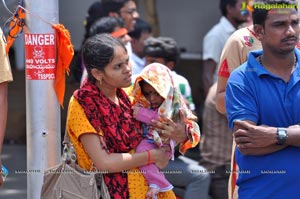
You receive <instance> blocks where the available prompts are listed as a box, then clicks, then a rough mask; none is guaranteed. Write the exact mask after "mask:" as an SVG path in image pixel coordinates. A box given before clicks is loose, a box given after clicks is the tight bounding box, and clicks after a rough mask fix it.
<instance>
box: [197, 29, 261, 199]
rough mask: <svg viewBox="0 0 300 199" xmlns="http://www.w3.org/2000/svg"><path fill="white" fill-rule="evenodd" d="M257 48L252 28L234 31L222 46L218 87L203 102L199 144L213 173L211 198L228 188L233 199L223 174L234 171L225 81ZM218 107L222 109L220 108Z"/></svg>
mask: <svg viewBox="0 0 300 199" xmlns="http://www.w3.org/2000/svg"><path fill="white" fill-rule="evenodd" d="M259 48H261V43H260V41H259V40H258V39H257V37H256V34H255V33H254V30H253V25H251V26H248V27H244V28H241V29H239V30H236V31H235V32H234V33H233V34H232V35H231V36H230V37H229V38H228V40H227V41H226V43H225V46H224V48H223V50H222V54H221V59H220V60H221V61H220V63H221V64H220V69H219V73H218V75H219V76H218V80H217V83H214V84H213V86H212V87H211V88H210V90H209V93H208V95H207V98H206V101H205V108H204V112H203V126H202V127H203V131H205V132H206V133H205V135H203V137H202V138H203V139H201V143H200V151H201V157H202V158H201V160H200V164H201V165H204V166H205V167H207V168H208V169H213V170H215V171H216V172H215V174H211V176H212V182H211V195H212V196H214V195H216V194H218V193H219V194H218V195H219V196H218V197H217V198H223V197H224V196H223V195H224V194H225V193H227V187H228V185H229V191H230V197H232V196H231V195H232V194H231V192H232V187H231V183H230V184H228V180H229V178H230V175H232V173H230V172H226V171H231V170H232V169H233V168H232V165H231V162H232V161H231V159H232V143H233V138H232V136H231V134H232V133H231V131H230V129H229V128H228V121H227V118H226V115H224V114H225V107H224V96H225V87H226V83H227V79H228V78H229V75H230V72H231V71H232V70H233V69H235V68H237V67H238V66H239V65H241V64H242V63H244V62H245V61H246V60H247V56H248V53H249V52H250V51H251V50H255V49H259ZM222 98H223V99H222ZM221 100H222V101H221ZM220 103H222V104H223V105H220ZM221 106H223V107H222V112H220V111H219V108H220V107H221ZM223 110H224V112H223ZM215 146H218V147H215ZM234 175H236V174H234ZM220 186H221V187H220ZM215 197H216V196H215ZM224 198H225V197H224Z"/></svg>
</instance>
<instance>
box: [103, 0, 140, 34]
mask: <svg viewBox="0 0 300 199" xmlns="http://www.w3.org/2000/svg"><path fill="white" fill-rule="evenodd" d="M102 5H103V14H104V16H111V17H119V18H122V19H123V20H124V23H125V28H126V29H127V30H128V32H130V31H133V30H134V26H135V23H136V20H137V19H138V18H139V16H140V15H139V13H138V11H137V8H136V3H135V1H133V0H102Z"/></svg>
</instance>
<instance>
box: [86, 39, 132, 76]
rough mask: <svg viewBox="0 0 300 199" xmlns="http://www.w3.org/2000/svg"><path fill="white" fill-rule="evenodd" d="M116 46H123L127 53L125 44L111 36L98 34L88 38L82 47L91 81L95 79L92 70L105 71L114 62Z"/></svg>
mask: <svg viewBox="0 0 300 199" xmlns="http://www.w3.org/2000/svg"><path fill="white" fill-rule="evenodd" d="M116 46H121V47H123V48H124V50H125V51H126V52H127V50H126V48H125V46H124V44H122V43H121V42H120V41H119V40H117V39H115V38H113V37H112V36H110V35H109V34H97V35H94V36H92V37H90V38H88V39H87V40H86V41H85V43H84V44H83V47H82V58H83V62H84V64H85V67H86V69H87V72H88V78H89V80H91V81H95V79H94V78H93V77H92V75H91V69H93V68H96V69H98V70H101V71H103V70H104V68H105V67H106V66H107V65H108V64H109V63H110V62H111V61H112V60H113V58H114V56H115V48H116Z"/></svg>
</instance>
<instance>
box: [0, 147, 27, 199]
mask: <svg viewBox="0 0 300 199" xmlns="http://www.w3.org/2000/svg"><path fill="white" fill-rule="evenodd" d="M2 164H3V165H4V166H5V167H6V168H7V169H8V172H9V173H8V176H7V178H6V180H5V182H4V185H3V186H2V188H0V199H26V198H27V176H26V145H25V144H24V145H20V144H4V145H3V149H2Z"/></svg>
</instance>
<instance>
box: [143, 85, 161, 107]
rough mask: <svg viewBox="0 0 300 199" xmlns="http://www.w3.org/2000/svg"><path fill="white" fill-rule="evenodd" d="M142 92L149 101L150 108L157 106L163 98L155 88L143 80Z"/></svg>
mask: <svg viewBox="0 0 300 199" xmlns="http://www.w3.org/2000/svg"><path fill="white" fill-rule="evenodd" d="M141 89H142V93H143V95H144V96H145V98H146V99H147V100H148V102H149V103H150V106H151V108H158V107H159V106H160V105H161V104H162V103H163V101H164V100H165V99H164V98H163V97H162V96H160V95H159V94H158V93H157V92H156V90H155V89H154V88H153V87H152V86H151V85H150V84H148V83H146V82H143V83H142V85H141Z"/></svg>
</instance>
